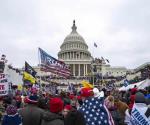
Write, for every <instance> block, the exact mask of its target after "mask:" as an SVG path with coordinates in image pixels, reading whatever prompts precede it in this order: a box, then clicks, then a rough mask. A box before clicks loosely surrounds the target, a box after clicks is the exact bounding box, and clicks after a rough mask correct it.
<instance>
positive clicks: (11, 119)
mask: <svg viewBox="0 0 150 125" xmlns="http://www.w3.org/2000/svg"><path fill="white" fill-rule="evenodd" d="M21 124H22V118H21V117H20V115H19V114H18V113H17V114H15V115H5V116H4V117H3V120H2V125H21Z"/></svg>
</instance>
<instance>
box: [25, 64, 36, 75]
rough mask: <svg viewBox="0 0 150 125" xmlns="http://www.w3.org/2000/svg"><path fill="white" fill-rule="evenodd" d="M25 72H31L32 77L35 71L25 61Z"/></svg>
mask: <svg viewBox="0 0 150 125" xmlns="http://www.w3.org/2000/svg"><path fill="white" fill-rule="evenodd" d="M25 72H27V73H29V74H31V75H32V76H33V77H35V75H36V73H37V72H36V71H35V70H34V69H33V68H32V67H31V66H30V65H29V64H28V63H27V62H25Z"/></svg>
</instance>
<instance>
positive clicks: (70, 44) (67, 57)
mask: <svg viewBox="0 0 150 125" xmlns="http://www.w3.org/2000/svg"><path fill="white" fill-rule="evenodd" d="M58 59H59V60H61V61H64V62H65V63H66V64H68V65H69V66H70V69H71V74H72V75H73V76H75V77H76V76H77V77H81V76H83V77H84V76H86V74H88V73H89V72H90V65H91V61H92V58H91V53H90V52H89V51H88V45H87V44H86V42H85V40H84V39H83V37H82V36H81V35H79V34H78V32H77V27H76V25H75V21H73V26H72V31H71V33H70V34H69V35H68V36H67V37H66V38H65V39H64V41H63V43H62V45H61V46H60V51H59V52H58Z"/></svg>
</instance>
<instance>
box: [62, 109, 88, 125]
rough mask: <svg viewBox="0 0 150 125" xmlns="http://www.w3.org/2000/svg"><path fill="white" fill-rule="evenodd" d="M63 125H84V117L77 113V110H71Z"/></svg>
mask: <svg viewBox="0 0 150 125" xmlns="http://www.w3.org/2000/svg"><path fill="white" fill-rule="evenodd" d="M64 124H65V125H86V122H85V119H84V115H83V114H82V113H81V112H79V111H77V110H72V111H70V112H69V113H68V115H67V116H66V118H65V120H64Z"/></svg>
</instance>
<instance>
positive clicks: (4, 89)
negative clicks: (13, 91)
mask: <svg viewBox="0 0 150 125" xmlns="http://www.w3.org/2000/svg"><path fill="white" fill-rule="evenodd" d="M8 91H9V82H8V77H7V75H6V74H3V73H1V74H0V96H4V95H7V94H8Z"/></svg>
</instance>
